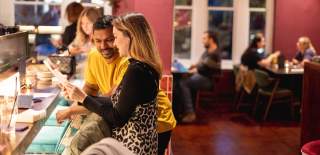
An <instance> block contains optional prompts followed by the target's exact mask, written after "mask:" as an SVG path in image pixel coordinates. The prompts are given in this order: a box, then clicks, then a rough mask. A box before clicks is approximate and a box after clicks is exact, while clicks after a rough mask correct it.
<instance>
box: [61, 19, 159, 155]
mask: <svg viewBox="0 0 320 155" xmlns="http://www.w3.org/2000/svg"><path fill="white" fill-rule="evenodd" d="M113 25H114V28H113V34H114V37H115V45H116V47H117V48H118V49H119V53H120V55H121V56H124V57H128V58H129V66H128V68H127V70H126V72H125V74H124V76H123V79H122V81H121V82H120V84H119V86H118V87H117V89H116V91H115V92H114V93H113V95H112V96H111V97H91V96H88V95H87V94H86V93H85V92H83V91H82V90H81V89H79V88H77V87H75V86H73V85H71V84H65V85H64V88H63V90H64V95H65V96H67V97H68V98H70V99H72V100H74V101H77V102H79V103H82V105H83V106H84V107H86V108H87V109H88V110H90V111H92V112H95V113H97V114H98V115H100V116H101V117H103V118H104V120H105V121H106V122H108V123H109V124H110V125H111V126H112V127H113V129H112V137H113V138H115V139H117V140H118V141H120V142H121V143H122V144H123V145H124V146H125V147H127V148H128V149H129V150H130V151H132V152H133V153H135V154H148V155H153V154H157V143H158V141H157V138H158V134H157V130H156V129H157V128H156V120H157V115H156V111H157V109H156V97H157V94H158V88H159V79H160V77H161V72H162V66H161V63H160V57H159V53H158V50H157V48H156V43H155V40H154V38H153V34H152V31H151V28H150V26H149V24H148V22H147V20H146V19H145V17H144V16H143V15H142V14H140V13H130V14H127V15H124V16H120V17H118V18H116V19H115V20H114V21H113Z"/></svg>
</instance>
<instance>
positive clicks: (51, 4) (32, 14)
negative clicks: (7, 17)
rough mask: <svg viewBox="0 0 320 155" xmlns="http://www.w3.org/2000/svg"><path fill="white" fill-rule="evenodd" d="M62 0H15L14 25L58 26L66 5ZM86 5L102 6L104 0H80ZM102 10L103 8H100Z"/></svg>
mask: <svg viewBox="0 0 320 155" xmlns="http://www.w3.org/2000/svg"><path fill="white" fill-rule="evenodd" d="M64 2H65V1H64V0H15V1H13V4H14V16H15V21H14V23H15V25H42V26H58V25H59V23H60V20H61V17H62V15H64V10H61V8H62V5H66V4H65V3H64ZM78 2H81V3H82V4H83V5H84V6H87V7H103V6H104V4H105V1H104V0H81V1H79V0H78ZM101 10H102V11H103V8H101Z"/></svg>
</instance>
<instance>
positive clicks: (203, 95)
mask: <svg viewBox="0 0 320 155" xmlns="http://www.w3.org/2000/svg"><path fill="white" fill-rule="evenodd" d="M221 77H222V73H219V74H217V75H214V76H212V82H213V86H212V88H211V89H210V90H198V91H197V96H196V103H195V111H201V110H200V109H201V107H200V101H201V100H210V101H215V99H214V98H215V97H217V93H218V91H217V86H216V85H217V83H218V82H219V80H220V78H221Z"/></svg>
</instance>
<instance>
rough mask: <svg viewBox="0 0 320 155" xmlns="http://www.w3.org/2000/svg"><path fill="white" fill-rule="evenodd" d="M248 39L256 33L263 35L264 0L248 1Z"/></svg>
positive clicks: (264, 18)
mask: <svg viewBox="0 0 320 155" xmlns="http://www.w3.org/2000/svg"><path fill="white" fill-rule="evenodd" d="M249 6H250V30H249V31H250V32H249V33H250V37H249V39H250V40H251V39H252V38H253V37H254V35H255V34H256V33H259V32H261V33H263V34H265V26H266V0H250V5H249Z"/></svg>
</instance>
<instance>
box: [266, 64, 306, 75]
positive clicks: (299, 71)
mask: <svg viewBox="0 0 320 155" xmlns="http://www.w3.org/2000/svg"><path fill="white" fill-rule="evenodd" d="M264 69H265V70H266V71H267V72H268V73H269V74H271V75H272V76H276V77H289V76H302V75H303V73H304V70H303V68H302V67H295V68H288V67H287V68H277V67H271V66H268V67H264Z"/></svg>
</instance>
